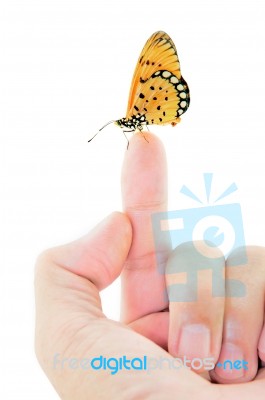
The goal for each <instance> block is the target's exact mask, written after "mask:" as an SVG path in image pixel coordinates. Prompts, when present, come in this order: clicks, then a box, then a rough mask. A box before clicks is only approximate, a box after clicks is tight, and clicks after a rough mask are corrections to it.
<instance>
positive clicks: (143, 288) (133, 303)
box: [121, 132, 167, 322]
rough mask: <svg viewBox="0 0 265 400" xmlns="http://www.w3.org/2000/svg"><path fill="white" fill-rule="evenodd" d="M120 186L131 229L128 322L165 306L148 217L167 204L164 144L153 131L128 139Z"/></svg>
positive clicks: (125, 279)
mask: <svg viewBox="0 0 265 400" xmlns="http://www.w3.org/2000/svg"><path fill="white" fill-rule="evenodd" d="M143 136H144V137H143ZM144 139H146V140H144ZM121 187H122V197H123V208H124V212H125V213H126V214H127V215H128V217H129V218H130V221H131V224H132V229H133V239H132V245H131V249H130V252H129V255H128V259H127V261H126V264H125V267H124V270H123V273H122V295H123V309H122V317H123V320H125V321H126V322H131V321H134V320H136V319H137V318H140V317H142V316H143V315H147V314H150V313H153V312H156V311H161V309H164V308H165V307H167V301H166V300H165V296H164V293H165V292H164V291H165V277H164V275H163V274H161V273H159V272H158V268H157V259H156V249H155V244H154V237H153V229H152V220H151V215H152V214H153V213H156V212H161V211H165V210H166V207H167V163H166V155H165V150H164V147H163V145H162V143H161V141H160V140H159V139H158V138H157V137H156V136H155V135H153V134H150V133H147V132H144V133H137V134H135V135H134V136H133V138H132V139H131V141H130V145H129V149H128V151H126V153H125V159H124V164H123V169H122V181H121ZM162 258H163V257H162ZM162 262H163V261H162Z"/></svg>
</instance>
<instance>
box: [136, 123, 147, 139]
mask: <svg viewBox="0 0 265 400" xmlns="http://www.w3.org/2000/svg"><path fill="white" fill-rule="evenodd" d="M146 126H147V125H146ZM138 129H139V131H140V132H141V135H142V136H143V138H144V140H145V141H146V142H147V143H149V142H148V140H147V139H146V137H145V136H144V134H143V132H142V130H143V127H142V126H138ZM147 129H148V128H147ZM148 130H149V129H148Z"/></svg>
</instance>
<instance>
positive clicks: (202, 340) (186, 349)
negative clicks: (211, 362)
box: [178, 324, 211, 358]
mask: <svg viewBox="0 0 265 400" xmlns="http://www.w3.org/2000/svg"><path fill="white" fill-rule="evenodd" d="M210 340H211V337H210V330H209V329H208V328H207V326H205V325H202V324H192V325H185V326H183V328H182V329H181V333H180V340H179V345H178V355H179V356H187V357H190V358H195V357H199V358H204V357H208V356H209V354H210Z"/></svg>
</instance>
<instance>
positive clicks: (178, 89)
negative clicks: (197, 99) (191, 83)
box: [126, 32, 190, 125]
mask: <svg viewBox="0 0 265 400" xmlns="http://www.w3.org/2000/svg"><path fill="white" fill-rule="evenodd" d="M189 101H190V100H189V88H188V85H187V83H186V82H185V80H184V79H183V78H182V76H181V71H180V63H179V59H178V55H177V50H176V47H175V45H174V43H173V41H172V40H171V39H170V37H169V36H168V35H167V34H166V33H165V32H156V33H154V34H153V35H152V36H151V37H150V39H149V40H148V41H147V42H146V44H145V46H144V48H143V50H142V52H141V54H140V57H139V60H138V62H137V65H136V69H135V72H134V75H133V80H132V84H131V89H130V95H129V101H128V107H127V113H126V118H127V119H129V118H131V117H132V116H133V115H136V114H137V112H139V113H140V114H144V115H145V118H146V121H147V122H148V124H158V125H160V124H168V123H172V124H173V125H174V124H175V123H177V122H179V121H180V119H179V116H180V115H181V114H183V113H184V112H185V111H186V110H187V108H188V106H189Z"/></svg>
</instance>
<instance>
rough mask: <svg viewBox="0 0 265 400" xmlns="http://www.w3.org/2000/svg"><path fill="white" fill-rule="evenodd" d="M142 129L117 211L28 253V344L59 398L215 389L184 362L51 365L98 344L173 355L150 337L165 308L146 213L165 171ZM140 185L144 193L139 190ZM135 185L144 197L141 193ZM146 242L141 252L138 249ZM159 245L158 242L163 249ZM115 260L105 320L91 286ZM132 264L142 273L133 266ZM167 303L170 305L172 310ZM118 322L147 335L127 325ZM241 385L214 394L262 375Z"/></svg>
mask: <svg viewBox="0 0 265 400" xmlns="http://www.w3.org/2000/svg"><path fill="white" fill-rule="evenodd" d="M145 135H146V136H147V137H148V141H149V145H148V146H147V143H146V142H145V141H142V138H141V137H139V135H136V136H135V137H134V138H133V139H132V141H131V144H130V148H129V151H128V152H127V153H126V160H125V166H124V171H125V173H126V168H127V173H129V170H131V176H130V175H127V178H128V179H127V180H125V181H124V182H123V194H124V204H125V211H126V212H127V216H126V215H124V214H120V213H115V214H112V215H111V216H110V217H109V218H108V219H107V220H105V221H104V222H103V223H101V224H100V225H99V226H97V227H96V228H95V229H94V230H93V231H92V232H91V233H90V234H89V235H87V236H86V237H84V238H82V239H79V240H78V241H76V242H73V243H70V244H68V245H65V246H61V247H58V248H55V249H51V250H48V251H46V252H44V253H43V254H42V255H41V256H40V257H39V260H38V262H37V269H36V304H37V320H36V351H37V355H38V358H39V360H40V363H41V365H42V366H43V368H44V370H45V372H46V373H47V375H48V377H49V378H50V380H51V382H52V383H53V384H54V386H55V388H56V390H57V391H58V393H59V394H60V396H61V398H62V399H73V398H80V399H86V398H92V396H93V397H94V398H102V399H104V398H119V399H122V398H126V399H128V398H135V399H143V398H145V399H147V398H150V399H160V398H161V399H167V398H172V396H173V393H176V398H181V399H186V398H187V399H192V398H196V399H200V398H203V399H205V398H208V396H209V398H210V396H211V398H213V399H215V398H217V397H216V396H219V391H220V389H219V388H220V387H221V385H218V386H213V385H210V383H209V382H207V381H205V380H203V379H202V378H200V377H199V376H197V375H196V374H195V373H193V372H191V371H189V370H186V369H184V368H181V369H178V370H177V372H176V371H175V370H169V369H165V370H158V369H157V370H154V371H152V373H151V374H150V375H149V376H147V375H146V374H144V373H143V372H142V371H135V370H130V371H129V372H128V371H124V370H123V371H120V372H119V373H117V374H116V375H115V376H112V375H110V372H109V371H108V370H105V371H102V370H101V371H100V372H99V371H94V370H89V371H87V370H83V369H82V368H69V363H68V362H67V361H64V365H63V366H62V365H61V367H60V366H58V365H57V364H56V366H55V365H54V361H55V356H56V354H57V355H58V354H59V360H60V361H62V360H63V359H66V358H67V359H68V360H72V359H77V360H82V359H83V358H84V357H85V358H87V357H89V358H92V357H98V356H99V355H101V354H102V355H104V356H105V357H107V358H110V357H115V358H119V357H120V356H122V355H126V356H127V358H134V357H135V356H137V357H141V356H144V355H145V356H147V357H150V358H157V359H159V358H161V357H162V358H167V359H169V360H173V358H172V356H171V355H170V354H168V353H167V352H166V351H164V350H162V349H161V347H160V346H157V345H156V344H154V343H153V341H155V342H157V343H159V344H160V345H161V346H162V347H167V330H168V326H170V323H171V316H169V313H168V312H167V311H163V310H166V309H167V304H166V303H165V302H161V298H163V294H164V288H165V280H164V278H163V276H161V275H159V276H158V277H155V275H156V274H157V272H156V270H155V268H154V267H155V257H154V256H155V255H154V254H153V253H152V245H153V243H152V238H151V236H150V235H149V233H151V231H150V229H149V228H150V223H149V222H148V218H149V216H150V212H154V211H159V210H162V209H164V206H165V197H164V195H165V193H166V191H165V189H166V187H165V183H164V182H162V181H163V179H164V178H165V175H166V171H165V162H164V153H163V150H162V147H161V144H160V143H159V142H158V140H157V139H156V138H155V137H154V136H152V135H148V134H145ZM143 167H145V168H143ZM134 168H138V170H135V169H134ZM156 168H157V170H156ZM159 168H160V173H159ZM133 171H134V173H133ZM150 171H151V172H150ZM138 172H139V173H140V174H138V175H137V173H138ZM152 173H153V177H152ZM150 174H151V175H150ZM133 175H134V176H135V180H134V181H133ZM150 178H151V179H150ZM154 178H156V180H154ZM130 185H131V192H130ZM162 185H163V186H162ZM148 193H149V194H150V196H149V197H148V196H147V197H146V195H147V194H148ZM140 194H142V196H143V197H142V199H143V200H146V202H143V203H141V201H140V200H141V198H140V197H139V195H140ZM131 196H132V197H131ZM128 199H131V203H129V202H128ZM141 233H142V235H141ZM146 233H147V234H146ZM153 249H154V248H153ZM129 250H130V252H129ZM146 250H147V251H146ZM148 252H149V255H148V256H145V257H141V255H142V256H144V255H145V254H148ZM128 253H129V256H128ZM166 253H167V252H166V249H165V254H164V257H165V256H166ZM162 255H163V254H162ZM126 260H127V261H126ZM164 260H165V258H164ZM162 262H163V260H162ZM124 264H125V269H124V271H123V292H126V296H123V302H124V304H123V317H122V318H123V321H124V322H125V323H124V324H120V323H116V322H114V321H110V320H107V319H106V318H105V316H104V315H103V313H102V310H101V306H100V298H99V294H98V290H101V289H103V288H104V287H106V286H108V285H109V284H110V283H111V282H112V281H113V280H114V279H115V278H116V277H117V276H119V274H120V273H121V271H122V269H123V265H124ZM145 266H148V268H145ZM132 267H133V268H132ZM141 269H142V270H145V273H142V272H140V270H141ZM129 271H131V272H129ZM130 282H131V283H130ZM148 282H149V283H148ZM133 290H134V291H133ZM141 292H142V293H145V294H149V295H150V297H151V298H150V299H149V298H146V297H145V300H146V301H147V304H144V303H145V301H141ZM151 295H152V296H153V297H152V296H151ZM157 298H158V300H159V301H157ZM163 301H164V300H163ZM171 307H172V306H171ZM175 311H176V310H172V317H173V313H174V312H175ZM174 318H175V317H174ZM169 319H170V323H169ZM126 322H127V323H126ZM128 324H129V325H130V326H131V327H133V328H134V329H135V330H138V331H140V332H141V333H142V334H143V335H145V336H147V337H150V338H151V339H152V341H150V340H148V339H146V338H144V337H143V336H142V335H139V334H137V333H136V332H134V331H133V330H131V329H130V328H129V327H128ZM172 334H173V332H172ZM169 337H170V336H169ZM169 348H170V345H169ZM56 360H57V361H58V358H57V359H56ZM57 361H56V362H57ZM260 376H261V374H260ZM254 383H255V387H254V386H253V384H254ZM248 385H252V386H251V387H250V386H248V387H249V389H246V387H245V385H244V390H243V386H242V385H240V386H238V385H235V386H233V387H232V386H226V385H222V394H223V395H224V396H226V397H223V398H227V399H228V398H234V397H229V396H230V395H231V396H232V395H233V396H234V395H235V394H238V393H239V391H240V392H242V393H243V395H249V394H250V393H251V394H253V390H255V391H256V398H259V397H257V396H259V395H260V396H261V395H262V390H264V389H263V388H264V382H263V381H262V380H259V381H258V380H257V381H256V382H252V383H250V384H248ZM226 389H227V390H226ZM234 390H235V391H236V392H235V391H234ZM169 396H170V397H169ZM241 397H242V396H241ZM263 397H264V391H263ZM263 397H260V398H263ZM245 398H246V399H247V398H248V399H249V398H250V397H249V396H248V397H245ZM242 399H244V397H242Z"/></svg>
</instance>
